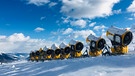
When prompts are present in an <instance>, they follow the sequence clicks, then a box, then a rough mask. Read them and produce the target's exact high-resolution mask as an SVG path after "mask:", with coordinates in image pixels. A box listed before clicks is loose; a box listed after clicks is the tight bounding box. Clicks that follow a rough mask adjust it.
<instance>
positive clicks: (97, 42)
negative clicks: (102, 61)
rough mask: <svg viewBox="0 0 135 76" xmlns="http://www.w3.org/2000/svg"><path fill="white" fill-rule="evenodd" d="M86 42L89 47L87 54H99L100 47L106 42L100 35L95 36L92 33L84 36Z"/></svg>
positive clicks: (100, 51) (100, 52)
mask: <svg viewBox="0 0 135 76" xmlns="http://www.w3.org/2000/svg"><path fill="white" fill-rule="evenodd" d="M86 42H87V43H88V45H89V47H90V49H89V55H90V56H99V55H101V54H102V49H103V48H104V45H105V44H106V41H105V39H103V38H101V37H96V36H94V35H92V34H90V35H89V36H88V37H87V38H86Z"/></svg>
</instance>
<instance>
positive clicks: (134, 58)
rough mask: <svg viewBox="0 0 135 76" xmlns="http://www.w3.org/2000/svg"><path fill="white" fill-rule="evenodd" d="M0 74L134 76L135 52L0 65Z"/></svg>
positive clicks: (27, 75) (16, 75) (5, 75)
mask: <svg viewBox="0 0 135 76" xmlns="http://www.w3.org/2000/svg"><path fill="white" fill-rule="evenodd" d="M0 69H1V70H0V76H135V72H134V69H135V54H127V55H121V56H107V57H102V56H99V57H87V58H74V59H64V60H51V61H50V60H49V61H44V62H31V61H16V62H13V63H8V64H2V65H0Z"/></svg>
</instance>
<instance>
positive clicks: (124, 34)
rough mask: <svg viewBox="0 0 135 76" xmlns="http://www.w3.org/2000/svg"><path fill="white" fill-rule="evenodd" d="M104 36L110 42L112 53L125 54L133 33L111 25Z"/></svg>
mask: <svg viewBox="0 0 135 76" xmlns="http://www.w3.org/2000/svg"><path fill="white" fill-rule="evenodd" d="M106 36H107V37H108V39H109V40H110V41H111V43H112V47H111V51H112V53H114V54H125V53H127V52H128V45H129V44H130V43H131V41H132V39H133V34H132V32H131V31H130V30H128V29H122V28H117V27H114V26H112V27H110V28H109V29H108V30H107V32H106Z"/></svg>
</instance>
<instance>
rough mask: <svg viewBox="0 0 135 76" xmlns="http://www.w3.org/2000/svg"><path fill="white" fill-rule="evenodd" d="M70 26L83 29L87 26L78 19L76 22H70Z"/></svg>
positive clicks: (83, 21)
mask: <svg viewBox="0 0 135 76" xmlns="http://www.w3.org/2000/svg"><path fill="white" fill-rule="evenodd" d="M70 24H71V25H72V26H79V27H81V28H84V27H85V26H86V24H87V22H86V21H85V20H83V19H79V20H76V21H71V22H70Z"/></svg>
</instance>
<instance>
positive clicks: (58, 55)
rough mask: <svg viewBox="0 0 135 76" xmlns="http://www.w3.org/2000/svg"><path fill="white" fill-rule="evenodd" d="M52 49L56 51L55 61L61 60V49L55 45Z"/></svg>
mask: <svg viewBox="0 0 135 76" xmlns="http://www.w3.org/2000/svg"><path fill="white" fill-rule="evenodd" d="M51 49H52V50H54V55H53V58H54V59H60V58H61V49H59V48H58V47H56V45H55V44H53V45H52V46H51Z"/></svg>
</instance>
